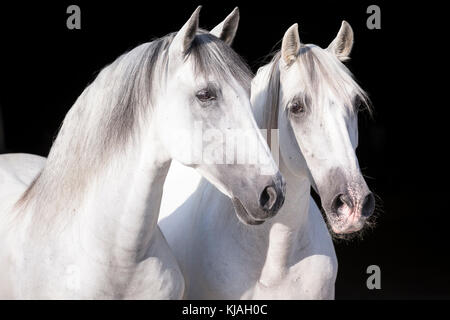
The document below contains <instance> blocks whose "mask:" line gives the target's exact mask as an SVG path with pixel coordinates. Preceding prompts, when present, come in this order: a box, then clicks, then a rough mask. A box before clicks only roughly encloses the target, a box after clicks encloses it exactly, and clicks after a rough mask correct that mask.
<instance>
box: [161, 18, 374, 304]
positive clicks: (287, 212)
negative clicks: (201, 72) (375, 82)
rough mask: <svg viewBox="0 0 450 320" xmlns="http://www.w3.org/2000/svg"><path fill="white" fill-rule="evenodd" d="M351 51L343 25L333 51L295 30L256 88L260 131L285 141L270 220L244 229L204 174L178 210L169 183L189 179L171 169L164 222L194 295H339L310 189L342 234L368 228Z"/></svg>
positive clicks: (359, 99)
mask: <svg viewBox="0 0 450 320" xmlns="http://www.w3.org/2000/svg"><path fill="white" fill-rule="evenodd" d="M352 45H353V31H352V29H351V27H350V25H349V24H348V23H346V22H345V21H344V22H343V23H342V26H341V29H340V31H339V33H338V35H337V37H336V38H335V39H334V40H333V42H332V43H331V44H330V46H329V47H328V48H327V49H322V48H320V47H318V46H316V45H312V44H301V43H300V38H299V34H298V27H297V24H294V25H293V26H292V27H290V28H289V29H288V30H287V32H286V33H285V35H284V37H283V41H282V48H281V51H280V52H279V53H278V54H276V55H275V57H274V58H273V60H272V61H271V62H270V63H269V64H267V65H265V66H264V67H262V68H260V69H259V71H258V73H257V75H256V77H255V78H254V80H253V82H252V91H251V101H252V106H253V111H254V114H255V118H256V120H257V122H258V124H259V126H260V127H261V128H267V129H269V130H270V129H277V130H272V131H271V132H272V139H269V142H271V143H272V150H275V151H277V150H278V145H275V143H276V141H277V139H274V135H277V134H279V152H280V165H279V166H280V171H281V172H282V174H283V176H284V177H285V179H286V188H287V193H286V201H285V204H284V206H283V207H282V208H281V210H280V212H279V214H278V215H277V216H276V217H274V218H273V219H271V220H269V221H267V222H265V223H264V224H262V225H259V226H251V227H249V226H247V225H244V224H242V223H239V222H238V220H237V219H236V218H235V217H234V215H233V207H232V205H231V203H230V201H229V200H228V199H227V198H226V197H224V196H223V195H222V194H220V193H219V192H217V191H216V190H215V189H214V188H213V187H212V186H211V185H210V184H209V183H207V182H205V181H203V182H200V183H199V181H200V178H198V177H197V178H196V180H194V182H195V183H193V186H195V185H198V188H197V189H196V190H195V192H194V193H193V194H192V195H191V196H190V198H189V199H188V200H187V201H185V202H184V203H182V204H181V205H179V204H180V203H178V204H177V205H179V207H178V208H175V209H174V207H175V205H174V204H173V205H167V204H166V201H167V202H168V201H170V199H171V195H172V193H174V192H175V193H178V192H181V190H180V189H179V187H178V186H176V185H173V184H172V185H171V184H170V183H171V182H172V181H173V180H174V178H173V176H172V175H173V174H175V175H177V176H178V178H177V179H183V177H184V176H186V175H189V174H191V175H192V173H191V172H190V171H189V170H187V169H186V168H183V167H182V166H180V165H177V164H176V163H173V165H172V168H171V169H170V170H169V174H168V179H167V182H166V185H165V187H164V192H163V200H162V206H161V209H162V210H167V211H162V212H161V215H160V218H161V219H162V220H160V222H159V225H160V227H161V229H162V231H163V234H164V236H165V237H166V239H167V240H168V242H169V245H170V246H171V248H172V249H173V251H174V253H175V255H176V257H177V260H178V262H179V263H180V267H181V269H182V272H183V274H184V275H185V280H186V285H187V289H186V290H187V297H188V298H192V299H332V298H334V283H335V279H336V273H337V260H336V255H335V251H334V247H333V243H332V239H331V236H330V234H329V231H328V230H327V226H326V223H325V221H324V219H323V218H322V215H321V213H320V210H319V209H318V207H317V205H316V203H315V202H314V200H313V199H312V198H311V197H310V188H311V186H313V187H314V188H315V189H316V190H317V191H318V193H319V195H320V198H321V202H322V206H323V208H324V210H325V212H326V215H327V217H328V222H329V224H330V226H331V228H332V230H333V231H334V232H335V233H341V234H342V233H350V232H354V231H357V230H359V229H361V228H362V227H363V225H364V224H365V221H366V219H367V217H368V216H370V215H371V214H372V212H373V210H374V197H373V196H372V194H371V193H370V191H369V189H368V187H367V185H366V183H365V181H364V179H363V177H362V175H361V173H360V170H359V166H358V160H357V157H356V155H355V151H354V150H355V149H356V147H357V143H358V126H357V108H358V107H359V105H360V104H365V103H366V102H367V98H366V94H365V93H364V91H363V90H362V89H361V88H360V87H359V86H358V85H357V84H356V82H355V81H354V80H353V78H352V76H351V74H350V72H349V70H348V69H347V68H346V67H345V66H344V65H343V64H342V63H341V61H345V60H346V59H348V56H349V53H350V51H351V48H352ZM172 170H173V172H172ZM191 187H192V186H191ZM191 192H192V190H191ZM189 193H190V192H187V191H184V194H186V195H188V194H189ZM181 200H182V199H179V201H180V202H181ZM172 211H174V212H173V213H172ZM171 213H172V214H171ZM170 214H171V215H170Z"/></svg>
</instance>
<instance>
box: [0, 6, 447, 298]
mask: <svg viewBox="0 0 450 320" xmlns="http://www.w3.org/2000/svg"><path fill="white" fill-rule="evenodd" d="M70 4H78V5H79V6H80V7H81V24H82V26H81V30H68V29H67V28H66V19H67V17H68V15H67V14H66V8H67V7H68V6H69V5H70ZM198 4H202V5H203V8H202V11H201V18H200V25H201V27H203V28H206V29H211V28H213V27H214V26H215V25H216V24H217V23H219V22H220V21H222V20H223V18H225V16H226V15H228V13H229V12H231V10H232V9H233V8H234V7H235V6H236V5H238V6H239V7H240V11H241V22H240V25H239V29H238V33H237V36H236V39H235V41H234V44H233V47H234V49H235V50H236V51H237V52H238V53H239V54H240V55H241V56H242V57H244V59H245V60H246V61H247V62H248V63H249V65H250V66H251V68H252V70H253V71H254V72H256V70H257V68H258V66H261V65H262V62H263V59H262V58H263V57H264V56H265V55H267V54H269V53H270V52H271V51H272V50H273V49H279V45H280V44H279V42H280V40H281V39H282V36H283V34H284V32H285V31H286V30H287V28H288V27H290V26H291V25H292V24H293V23H296V22H298V23H299V26H300V38H301V40H302V42H304V43H314V44H317V45H320V46H322V47H326V46H328V44H329V42H330V41H331V40H333V38H334V36H335V35H336V33H337V31H338V30H339V27H340V23H341V21H342V20H343V19H345V20H347V21H348V22H349V23H350V24H351V26H352V27H353V30H354V32H355V45H354V49H353V51H352V55H351V56H352V59H351V60H350V61H349V62H348V63H347V65H348V66H349V68H350V70H351V71H352V72H353V73H354V75H355V78H356V79H357V80H358V82H359V83H360V84H361V86H362V87H363V88H364V89H365V90H367V92H368V93H369V95H370V97H371V99H372V102H373V105H374V109H375V112H374V117H373V118H370V117H369V116H368V115H361V117H360V123H359V135H360V144H359V148H358V157H359V160H360V165H361V168H362V170H363V173H364V174H365V175H367V179H366V180H367V182H368V184H369V186H370V188H371V189H372V191H374V192H375V193H376V194H377V195H378V197H379V198H378V209H377V211H378V212H379V214H380V216H379V218H378V225H377V227H376V228H375V229H374V230H373V231H370V232H368V233H366V234H365V236H364V238H363V239H362V240H353V241H350V242H348V241H347V242H343V241H339V242H337V243H335V247H336V252H337V256H338V260H339V272H338V279H337V283H336V298H337V299H348V298H357V299H378V298H386V299H391V298H400V299H404V298H450V259H449V249H448V243H449V240H448V236H447V226H448V225H449V223H450V217H449V210H448V202H449V201H450V199H449V198H448V188H447V187H446V181H448V180H447V179H446V174H447V173H446V171H447V168H446V167H447V158H446V156H445V153H444V151H445V149H446V146H447V137H446V134H445V132H446V127H447V118H446V116H445V115H444V113H443V111H444V110H445V108H447V106H448V102H447V100H446V98H445V95H446V92H445V88H443V89H441V88H440V85H439V83H444V84H445V83H446V82H447V83H448V78H447V77H446V76H445V71H444V67H443V65H441V66H437V65H436V62H438V61H439V60H440V59H441V57H440V54H441V53H442V50H445V49H444V48H443V47H442V48H441V47H440V46H439V45H438V43H436V42H434V41H435V37H436V36H438V35H439V32H440V30H443V29H440V27H441V26H440V25H439V24H444V23H445V20H442V17H438V14H439V13H440V12H443V11H444V9H443V8H442V7H440V6H439V5H437V4H432V3H427V6H425V5H424V3H418V4H409V3H397V6H395V7H394V6H393V4H389V3H387V2H385V1H373V2H372V1H370V2H368V1H359V2H356V1H355V2H349V1H330V2H326V1H295V2H294V1H281V0H278V1H266V2H254V1H245V2H244V1H241V2H239V1H205V0H203V1H201V2H193V1H183V2H181V1H180V2H174V1H158V2H156V1H139V2H137V1H124V2H121V3H110V2H101V1H96V2H95V3H93V2H92V1H90V2H87V1H73V2H72V1H70V2H69V1H58V3H53V4H51V3H36V2H33V3H25V2H20V3H16V4H5V3H4V2H2V4H0V42H1V46H0V48H1V49H0V79H1V80H0V81H1V86H0V106H1V109H2V114H3V121H4V132H5V142H6V151H8V152H27V153H34V154H39V155H43V156H46V155H47V154H48V151H49V149H50V146H51V143H52V140H53V138H54V137H55V135H56V134H57V130H58V127H59V125H60V123H61V121H62V120H63V118H64V115H65V114H66V112H67V111H68V110H69V108H70V107H71V106H72V104H73V103H74V101H75V99H76V98H77V97H78V95H79V94H80V93H81V92H82V90H83V89H84V88H85V87H86V85H87V84H88V83H89V82H91V81H92V80H93V79H94V78H95V76H96V74H97V73H98V72H99V71H100V70H101V69H102V68H103V67H104V66H105V65H107V64H108V63H110V62H112V61H113V60H114V59H115V58H117V57H118V56H119V55H120V54H122V53H123V52H125V51H127V50H130V49H132V48H134V47H135V46H137V45H138V44H140V43H143V42H147V41H150V40H152V39H153V38H155V37H161V36H164V35H165V34H167V33H169V32H172V31H176V30H178V29H179V28H180V27H181V26H182V25H183V24H184V22H185V21H186V20H187V18H188V17H189V16H190V14H191V13H192V12H193V10H194V9H195V8H196V6H197V5H198ZM370 4H377V5H379V6H380V8H381V30H369V29H368V28H367V27H366V19H367V18H368V16H369V15H368V14H367V13H366V8H367V6H368V5H370ZM444 54H445V53H444ZM445 81H446V82H445ZM372 264H376V265H379V266H380V268H381V277H382V279H381V285H382V289H381V290H368V289H367V287H366V279H367V277H368V275H367V274H366V268H367V266H369V265H372Z"/></svg>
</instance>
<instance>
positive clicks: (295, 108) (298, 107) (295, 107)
mask: <svg viewBox="0 0 450 320" xmlns="http://www.w3.org/2000/svg"><path fill="white" fill-rule="evenodd" d="M289 109H290V111H291V112H292V113H294V114H299V113H302V112H304V111H305V108H304V107H303V104H301V103H300V102H293V103H292V104H291V106H290V108H289Z"/></svg>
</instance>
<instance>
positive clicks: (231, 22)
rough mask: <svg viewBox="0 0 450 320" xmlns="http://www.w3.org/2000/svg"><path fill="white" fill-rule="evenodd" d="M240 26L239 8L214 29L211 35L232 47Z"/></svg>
mask: <svg viewBox="0 0 450 320" xmlns="http://www.w3.org/2000/svg"><path fill="white" fill-rule="evenodd" d="M238 25H239V8H238V7H236V8H234V10H233V11H232V12H231V13H230V14H229V15H228V16H227V17H226V18H225V20H223V21H222V22H221V23H220V24H218V25H217V26H216V27H215V28H214V29H212V30H211V31H210V33H211V34H213V35H215V36H216V37H217V38H219V39H220V40H222V41H223V42H225V43H226V44H228V45H229V46H231V44H232V43H233V40H234V37H235V36H236V31H237V28H238Z"/></svg>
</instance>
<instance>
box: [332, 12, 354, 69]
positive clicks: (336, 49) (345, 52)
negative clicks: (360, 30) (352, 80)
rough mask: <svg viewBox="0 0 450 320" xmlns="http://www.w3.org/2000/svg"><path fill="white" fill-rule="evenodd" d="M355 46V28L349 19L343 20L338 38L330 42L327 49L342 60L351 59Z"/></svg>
mask: <svg viewBox="0 0 450 320" xmlns="http://www.w3.org/2000/svg"><path fill="white" fill-rule="evenodd" d="M352 47H353V30H352V27H350V25H349V24H348V22H347V21H345V20H344V21H342V25H341V29H339V32H338V34H337V36H336V38H335V39H334V40H333V41H332V42H331V43H330V45H329V46H328V48H327V50H328V51H330V52H332V53H334V54H335V55H336V57H337V58H338V59H339V60H341V61H346V60H348V59H350V52H351V51H352Z"/></svg>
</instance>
